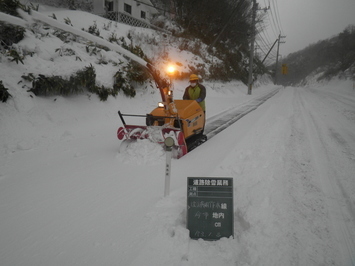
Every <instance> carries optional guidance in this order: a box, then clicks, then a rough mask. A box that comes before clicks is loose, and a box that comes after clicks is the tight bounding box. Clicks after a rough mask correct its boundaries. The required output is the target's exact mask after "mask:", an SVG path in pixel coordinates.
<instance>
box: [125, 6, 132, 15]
mask: <svg viewBox="0 0 355 266" xmlns="http://www.w3.org/2000/svg"><path fill="white" fill-rule="evenodd" d="M124 11H126V12H127V13H128V14H132V6H130V5H127V4H124Z"/></svg>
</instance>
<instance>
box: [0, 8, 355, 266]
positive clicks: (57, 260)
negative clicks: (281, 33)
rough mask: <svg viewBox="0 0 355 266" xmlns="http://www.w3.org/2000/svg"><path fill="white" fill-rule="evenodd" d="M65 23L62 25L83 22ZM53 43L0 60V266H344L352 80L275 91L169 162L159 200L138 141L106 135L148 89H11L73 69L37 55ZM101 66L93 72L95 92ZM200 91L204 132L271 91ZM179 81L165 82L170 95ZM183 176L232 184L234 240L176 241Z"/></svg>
mask: <svg viewBox="0 0 355 266" xmlns="http://www.w3.org/2000/svg"><path fill="white" fill-rule="evenodd" d="M49 14H52V11H50V12H49ZM70 14H71V13H70V12H69V13H68V11H65V10H62V11H56V15H57V17H66V16H70ZM75 14H76V15H75V17H73V18H72V17H71V19H72V21H74V20H75V22H77V23H79V22H80V23H83V24H85V23H87V25H91V24H92V23H91V22H92V17H90V16H89V15H86V16H82V13H81V12H75ZM80 14H81V16H80ZM84 18H86V19H88V21H86V22H85V20H84ZM90 19H91V20H90ZM100 19H101V18H97V21H98V22H99V20H100ZM73 24H74V25H75V23H73ZM122 27H123V28H125V27H126V26H122ZM125 29H126V28H125ZM59 43H60V42H59V41H57V40H55V39H51V43H48V42H44V41H43V42H42V41H38V40H36V39H33V38H32V37H31V36H30V35H29V37H28V39H27V41H26V40H25V41H24V42H23V44H22V45H25V46H28V47H33V48H34V49H35V50H36V51H38V54H39V55H38V56H35V57H33V58H28V59H27V60H28V61H30V62H33V64H25V65H21V64H20V65H17V64H16V63H14V62H12V63H11V62H8V61H7V60H6V59H5V58H2V61H1V62H0V64H1V80H3V81H4V85H5V86H7V87H9V88H11V89H10V93H11V94H12V95H13V98H11V99H10V100H9V101H8V103H1V104H0V131H1V135H0V147H1V150H0V156H1V159H0V213H1V216H0V234H1V235H0V265H16V266H17V265H18V266H20V265H26V266H31V265H36V266H38V265H152V266H158V265H161V266H166V265H194V266H195V265H228V266H229V265H355V255H354V254H355V207H354V206H355V182H354V173H355V163H354V161H355V91H354V89H353V82H352V81H347V80H333V81H331V82H329V83H325V84H317V83H314V84H310V85H309V86H308V87H286V88H277V89H280V90H279V92H278V93H277V94H276V95H275V96H273V97H272V98H271V99H269V100H267V101H266V102H265V103H263V104H262V105H261V106H259V107H258V108H257V109H256V110H254V111H252V112H251V113H249V114H247V115H246V116H244V117H243V118H241V119H240V120H238V121H237V122H236V123H234V124H233V125H232V126H230V127H229V128H227V129H226V130H224V131H222V132H220V133H219V134H218V135H216V136H214V137H213V138H211V139H210V140H209V141H207V142H206V143H205V144H203V145H202V146H200V147H198V148H197V149H195V150H193V151H192V152H191V153H189V154H187V155H186V156H184V157H182V158H181V159H179V160H173V161H172V173H171V187H170V195H169V196H168V197H164V196H163V195H164V174H165V172H164V171H165V168H164V167H165V153H164V151H163V150H162V149H161V147H159V146H158V145H154V144H152V143H150V142H149V141H142V142H140V143H137V146H136V147H131V148H132V149H130V150H128V151H127V152H126V153H124V154H122V153H118V147H119V144H120V141H119V140H118V139H117V138H116V130H117V128H118V127H119V126H121V123H120V120H119V118H118V116H117V111H118V110H122V111H124V112H126V113H146V112H149V111H150V110H151V109H152V108H154V106H155V105H156V103H157V102H158V101H159V93H158V92H157V91H154V90H153V89H141V90H139V91H138V94H137V96H136V97H135V98H133V99H128V98H126V97H125V96H123V95H120V96H119V97H117V98H112V97H111V98H109V100H108V101H107V102H100V101H99V100H98V98H97V97H96V96H95V95H92V96H88V95H79V96H72V97H66V98H64V97H59V96H57V97H48V98H42V97H30V94H29V93H28V92H26V89H23V88H21V84H20V85H18V84H17V83H18V81H19V80H20V76H21V75H22V74H23V73H25V72H36V71H39V73H51V72H54V73H55V71H57V72H58V71H62V72H61V73H71V71H73V69H75V68H78V67H79V65H80V63H79V62H76V63H75V61H73V62H72V61H69V60H70V58H61V57H59V56H57V57H55V58H54V62H55V64H53V63H52V61H50V60H49V58H51V57H53V55H55V52H54V50H55V48H57V47H58V45H60V44H59ZM75 45H76V44H73V47H74V46H75ZM81 56H82V57H83V58H85V60H88V61H89V60H90V59H89V58H86V57H85V55H84V54H82V55H81ZM31 60H33V61H31ZM83 61H84V60H83ZM39 62H40V64H35V63H39ZM86 63H87V62H86ZM75 64H77V65H75ZM84 65H85V64H84ZM69 66H70V67H69ZM54 68H55V69H54ZM106 70H107V68H102V69H101V68H100V67H97V72H98V76H99V77H100V79H101V82H103V83H105V82H107V83H109V81H107V80H109V79H108V78H107V79H105V77H108V76H109V75H108V74H107V71H106ZM42 71H43V72H42ZM112 72H113V70H110V73H112ZM205 85H206V87H207V100H206V101H207V103H206V104H207V124H208V123H209V122H211V121H213V117H215V116H220V115H223V114H224V113H227V112H228V111H229V110H230V109H231V108H236V109H238V108H239V109H242V108H244V107H245V106H246V105H248V104H251V103H252V100H253V99H255V98H257V97H260V95H263V94H265V93H267V92H270V91H272V90H274V89H275V86H274V85H272V84H265V85H261V86H259V87H258V88H255V89H254V90H253V93H252V95H247V88H246V86H244V85H243V84H241V83H239V82H231V83H225V84H223V83H218V82H215V83H208V82H205ZM185 86H186V82H176V83H175V88H174V89H175V98H177V99H179V98H181V96H182V93H183V89H184V87H185ZM189 176H202V177H218V176H221V177H232V178H233V179H234V231H235V234H234V238H229V239H226V238H224V239H221V240H219V241H203V240H191V239H189V232H188V230H187V229H186V203H187V199H186V190H187V187H186V179H187V177H189Z"/></svg>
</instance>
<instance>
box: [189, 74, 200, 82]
mask: <svg viewBox="0 0 355 266" xmlns="http://www.w3.org/2000/svg"><path fill="white" fill-rule="evenodd" d="M193 80H198V76H197V75H196V74H191V76H190V81H193Z"/></svg>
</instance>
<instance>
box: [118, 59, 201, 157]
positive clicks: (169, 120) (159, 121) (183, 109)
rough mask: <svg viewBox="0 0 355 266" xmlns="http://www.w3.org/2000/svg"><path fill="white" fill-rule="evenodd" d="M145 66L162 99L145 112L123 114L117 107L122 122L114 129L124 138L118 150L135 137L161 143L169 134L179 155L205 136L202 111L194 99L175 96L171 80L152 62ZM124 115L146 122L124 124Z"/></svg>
mask: <svg viewBox="0 0 355 266" xmlns="http://www.w3.org/2000/svg"><path fill="white" fill-rule="evenodd" d="M148 68H149V70H150V73H151V74H152V76H153V78H154V80H155V82H156V84H157V87H158V88H159V90H160V93H161V97H162V102H161V103H159V104H158V107H157V108H155V109H154V110H153V111H152V112H151V113H150V114H146V115H134V114H122V113H121V112H120V111H118V115H119V116H120V118H121V121H122V124H123V127H120V128H119V129H118V130H117V137H118V139H120V140H123V141H122V143H121V146H120V151H122V150H125V149H126V147H127V146H128V145H129V144H130V143H131V142H133V141H136V140H138V139H149V140H151V141H152V142H155V143H159V144H161V145H163V144H164V140H165V139H166V138H167V137H172V138H173V139H174V146H173V156H174V158H180V157H182V156H184V155H185V154H186V153H187V152H189V151H191V150H192V149H194V148H195V147H197V146H198V145H200V144H201V143H203V142H205V141H206V140H207V137H206V136H205V135H203V129H204V126H205V113H204V111H203V110H202V108H201V106H200V105H199V104H198V103H197V102H196V101H195V100H174V99H173V92H172V91H171V90H170V83H168V82H167V81H166V80H163V79H161V78H160V77H159V74H158V73H157V71H155V70H154V69H153V67H152V66H151V65H148ZM125 116H132V117H143V118H145V125H127V124H126V122H125V119H124V117H125Z"/></svg>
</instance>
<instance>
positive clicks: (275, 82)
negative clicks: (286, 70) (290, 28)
mask: <svg viewBox="0 0 355 266" xmlns="http://www.w3.org/2000/svg"><path fill="white" fill-rule="evenodd" d="M281 38H286V36H281V33H280V34H279V39H278V44H277V55H276V66H275V81H274V84H275V85H276V84H277V75H278V69H279V50H280V43H285V42H281V41H280V40H281Z"/></svg>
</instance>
